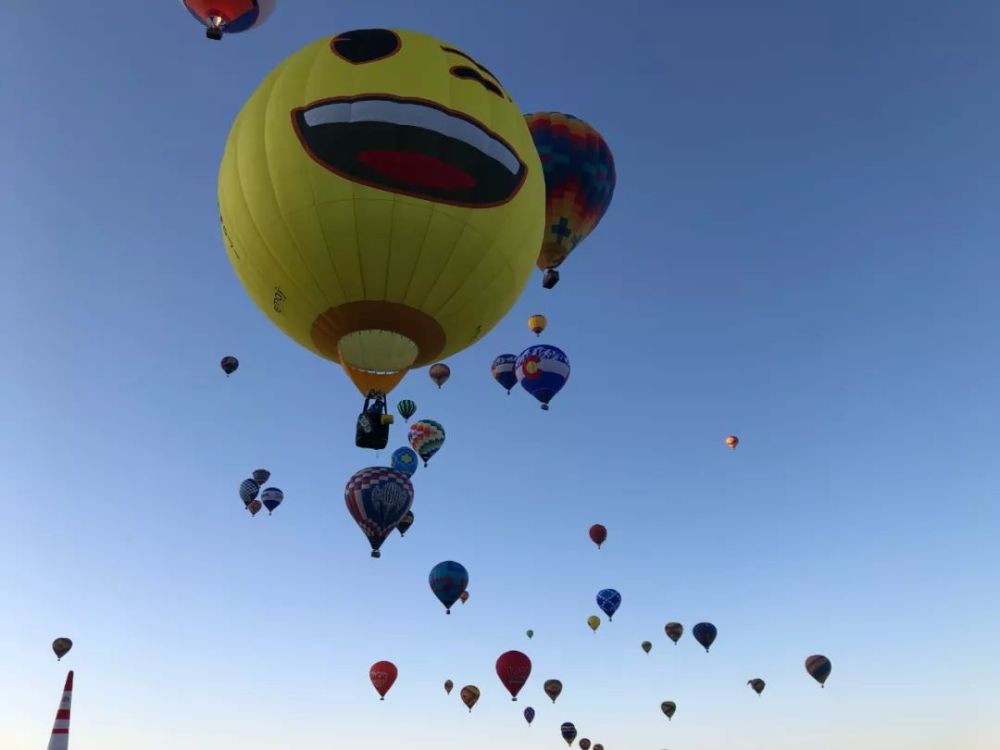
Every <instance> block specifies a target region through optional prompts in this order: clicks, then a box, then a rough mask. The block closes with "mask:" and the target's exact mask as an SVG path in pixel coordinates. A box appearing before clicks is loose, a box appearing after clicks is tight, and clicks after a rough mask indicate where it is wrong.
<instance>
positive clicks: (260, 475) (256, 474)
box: [250, 469, 271, 487]
mask: <svg viewBox="0 0 1000 750" xmlns="http://www.w3.org/2000/svg"><path fill="white" fill-rule="evenodd" d="M250 476H251V477H253V481H255V482H256V483H257V484H258V485H260V486H261V487H263V486H264V484H265V483H266V482H267V480H268V479H270V478H271V472H269V471H268V470H267V469H254V470H253V473H251V474H250Z"/></svg>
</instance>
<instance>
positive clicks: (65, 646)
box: [52, 638, 73, 660]
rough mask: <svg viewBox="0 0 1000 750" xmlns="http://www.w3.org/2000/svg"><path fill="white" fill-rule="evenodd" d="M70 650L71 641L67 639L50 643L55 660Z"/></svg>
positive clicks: (58, 639)
mask: <svg viewBox="0 0 1000 750" xmlns="http://www.w3.org/2000/svg"><path fill="white" fill-rule="evenodd" d="M71 648H73V641H72V640H70V639H69V638H56V639H55V640H54V641H52V652H53V653H54V654H55V655H56V659H57V660H61V659H62V658H63V657H64V656H66V654H68V653H69V650H70V649H71Z"/></svg>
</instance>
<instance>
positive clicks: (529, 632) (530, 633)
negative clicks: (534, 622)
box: [527, 630, 535, 638]
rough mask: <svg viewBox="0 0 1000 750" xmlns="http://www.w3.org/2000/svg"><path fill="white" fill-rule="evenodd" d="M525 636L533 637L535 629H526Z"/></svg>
mask: <svg viewBox="0 0 1000 750" xmlns="http://www.w3.org/2000/svg"><path fill="white" fill-rule="evenodd" d="M527 636H528V637H529V638H534V637H535V631H534V630H528V631H527Z"/></svg>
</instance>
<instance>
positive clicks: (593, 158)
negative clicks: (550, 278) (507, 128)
mask: <svg viewBox="0 0 1000 750" xmlns="http://www.w3.org/2000/svg"><path fill="white" fill-rule="evenodd" d="M525 119H526V120H527V121H528V129H529V130H530V131H531V138H532V140H534V142H535V148H536V149H537V150H538V156H539V157H540V158H541V160H542V171H543V173H544V174H545V237H544V240H543V242H542V247H541V251H540V252H539V254H538V261H537V265H538V267H539V268H540V269H542V270H543V271H544V270H547V269H552V268H556V267H557V266H559V265H560V264H561V263H562V262H563V261H564V260H566V257H567V256H568V255H569V254H570V253H571V252H573V250H574V249H575V248H576V246H577V245H579V244H580V243H581V242H583V240H584V239H586V238H587V236H588V235H589V234H590V233H591V232H592V231H593V230H594V227H596V226H597V224H598V222H600V220H601V218H602V217H603V216H604V213H605V212H606V211H607V210H608V206H610V205H611V198H612V196H613V195H614V191H615V160H614V157H613V156H612V155H611V149H610V148H608V144H607V143H605V141H604V139H603V138H602V137H601V134H600V133H598V132H597V131H596V130H594V128H592V127H591V126H590V125H588V124H587V123H586V122H584V121H583V120H581V119H580V118H578V117H574V116H573V115H567V114H562V113H560V112H535V113H533V114H529V115H525Z"/></svg>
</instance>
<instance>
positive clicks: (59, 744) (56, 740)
mask: <svg viewBox="0 0 1000 750" xmlns="http://www.w3.org/2000/svg"><path fill="white" fill-rule="evenodd" d="M72 702H73V670H70V673H69V674H68V675H66V686H65V687H64V688H63V694H62V699H61V700H60V701H59V709H58V710H57V711H56V721H55V723H54V724H53V725H52V737H51V738H50V739H49V750H68V748H69V709H70V704H71V703H72Z"/></svg>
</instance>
